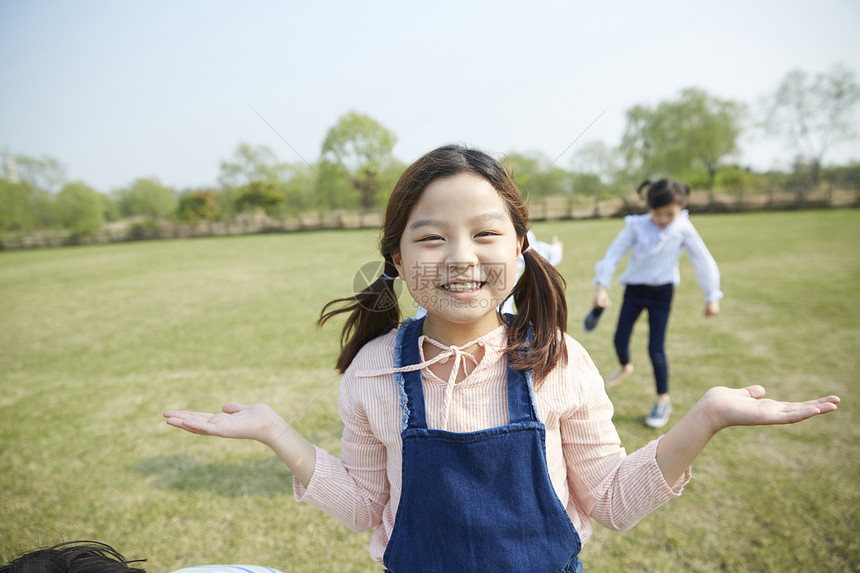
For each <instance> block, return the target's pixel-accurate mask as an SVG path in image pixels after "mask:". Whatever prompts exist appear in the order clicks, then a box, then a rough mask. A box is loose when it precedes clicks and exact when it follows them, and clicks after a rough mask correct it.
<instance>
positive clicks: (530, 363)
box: [506, 249, 567, 389]
mask: <svg viewBox="0 0 860 573" xmlns="http://www.w3.org/2000/svg"><path fill="white" fill-rule="evenodd" d="M523 260H524V261H525V269H524V270H523V274H522V276H521V277H520V278H519V280H518V281H517V284H516V286H515V287H514V291H513V297H514V303H515V304H516V306H517V314H516V315H515V316H514V318H513V320H512V321H511V324H510V328H508V347H507V350H506V352H507V354H508V356H509V357H510V359H511V362H512V365H513V367H514V368H516V369H518V370H531V371H532V372H533V373H534V380H535V389H537V388H540V385H541V383H542V382H543V378H544V377H545V376H546V375H547V374H549V372H550V371H551V370H552V369H553V368H555V367H556V365H557V364H559V363H561V364H564V363H565V362H566V361H567V344H566V343H565V338H564V334H563V333H564V332H566V331H567V300H566V298H565V294H564V291H565V288H566V286H567V285H566V283H565V280H564V277H562V276H561V273H559V272H558V270H556V268H555V267H554V266H552V264H550V262H549V261H547V260H546V259H545V258H543V257H542V256H541V255H540V254H538V253H537V252H535V251H533V250H530V249H529V250H526V251H525V252H524V253H523ZM530 328H531V330H532V340H531V342H526V340H527V335H528V331H529V329H530ZM523 349H527V352H522V350H523Z"/></svg>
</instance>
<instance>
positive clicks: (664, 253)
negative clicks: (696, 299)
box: [594, 209, 723, 302]
mask: <svg viewBox="0 0 860 573" xmlns="http://www.w3.org/2000/svg"><path fill="white" fill-rule="evenodd" d="M624 223H625V226H624V228H623V229H622V230H621V232H620V233H618V236H617V237H615V240H614V241H612V244H611V245H609V248H608V249H607V250H606V255H604V257H603V258H602V259H601V260H599V261H597V263H596V264H595V265H594V273H595V278H594V283H595V284H600V285H603V286H604V287H606V288H607V289H608V288H609V286H610V284H611V283H612V275H614V274H615V269H616V267H617V266H618V263H619V262H620V261H621V259H623V258H624V257H625V256H627V253H630V261H629V262H628V263H627V268H626V269H625V270H624V272H623V273H622V275H621V278H619V279H618V283H619V284H622V285H651V286H658V285H665V284H669V283H672V284H674V285H677V284H679V283H680V282H681V273H680V271H679V270H678V261H679V260H680V259H681V255H682V254H683V252H684V250H686V251H687V255H688V256H689V257H690V261H691V262H692V263H693V269H695V271H696V278H697V279H698V280H699V286H700V287H702V291H704V293H705V302H712V301H715V300H720V299H721V298H723V292H722V291H721V290H720V270H719V268H718V267H717V262H716V261H715V260H714V257H713V256H711V253H710V251H708V247H706V246H705V242H704V241H702V237H700V236H699V233H698V232H697V231H696V228H695V227H693V223H691V222H690V214H689V212H688V211H687V210H686V209H685V210H683V211H681V212H680V213H679V214H678V216H677V217H676V218H675V220H674V221H672V222H671V223H670V224H669V225H667V226H666V228H665V229H661V228H660V227H658V226H657V225H655V224H654V222H653V221H651V216H650V215H649V214H647V213H646V214H644V215H629V216H627V217H625V218H624Z"/></svg>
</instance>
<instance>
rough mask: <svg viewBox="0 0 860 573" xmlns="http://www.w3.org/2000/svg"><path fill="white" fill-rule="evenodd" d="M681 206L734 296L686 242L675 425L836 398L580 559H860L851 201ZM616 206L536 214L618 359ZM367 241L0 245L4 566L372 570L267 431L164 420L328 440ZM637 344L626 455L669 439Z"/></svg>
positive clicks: (624, 395)
mask: <svg viewBox="0 0 860 573" xmlns="http://www.w3.org/2000/svg"><path fill="white" fill-rule="evenodd" d="M693 221H694V223H695V225H696V226H697V228H698V229H699V232H700V233H701V234H702V236H703V238H704V239H705V242H706V243H707V244H708V246H709V247H710V249H711V251H712V253H713V254H714V256H715V258H716V259H717V261H718V263H719V264H720V269H721V272H722V274H723V290H724V291H725V293H726V298H725V299H724V300H723V302H722V312H721V314H720V315H719V316H718V317H716V318H713V319H707V320H706V319H705V318H704V300H703V296H702V293H701V291H700V290H699V288H698V286H697V283H696V280H695V275H694V273H693V270H692V266H691V265H690V263H689V260H688V259H686V258H684V259H683V261H682V268H681V274H682V285H681V286H680V288H679V289H678V290H677V291H676V297H675V303H674V309H673V313H672V318H671V321H670V327H669V335H668V341H667V349H668V352H669V358H670V366H671V382H672V395H673V400H674V404H675V412H674V414H673V420H677V419H679V418H680V417H681V415H683V413H684V412H685V411H687V410H688V409H689V408H690V407H691V406H692V405H693V404H694V403H695V401H696V400H697V399H698V398H699V397H700V396H701V395H702V394H703V393H704V391H705V390H706V389H707V388H709V387H710V386H713V385H727V386H744V385H748V384H751V383H761V384H762V385H764V386H765V387H766V388H767V389H768V391H769V394H770V395H771V396H773V397H776V398H779V399H786V400H802V399H807V398H811V397H815V396H819V395H826V394H831V393H832V394H838V395H840V396H841V397H842V399H843V403H842V405H841V406H840V410H839V411H838V412H837V413H835V414H830V415H828V416H824V417H820V418H816V419H814V420H811V421H808V422H806V423H805V424H802V425H798V426H787V427H772V428H732V429H729V430H727V431H725V432H723V433H721V434H720V435H718V436H717V437H716V438H715V439H714V440H713V442H712V443H711V444H710V445H709V446H708V448H707V449H706V450H705V452H704V453H703V454H702V455H701V456H700V458H699V459H698V460H697V462H696V463H695V465H694V467H693V470H694V479H693V481H692V482H691V483H690V484H689V485H688V486H687V488H686V490H685V493H684V495H682V496H681V497H680V498H678V499H677V500H674V501H673V502H671V503H669V504H668V505H667V506H665V507H663V508H661V509H660V510H658V511H657V512H656V513H654V514H653V515H651V516H649V517H647V518H646V519H645V520H643V521H642V522H641V523H640V524H639V525H638V526H637V527H636V528H634V529H633V530H631V531H630V532H627V533H623V534H619V533H616V532H611V531H607V530H605V529H602V528H601V527H599V526H598V527H597V528H596V532H595V535H594V537H593V538H592V540H591V541H590V542H589V543H588V544H587V545H586V547H585V549H584V552H583V554H582V558H583V561H584V563H585V566H586V570H587V571H589V572H603V571H606V572H609V571H613V572H614V571H659V572H682V571H683V572H686V571H704V572H707V571H750V572H781V571H788V570H806V571H825V570H826V571H857V570H858V569H860V536H858V535H857V530H858V529H860V485H858V484H860V481H858V474H860V423H858V422H860V420H858V414H857V403H858V402H860V390H858V383H857V374H856V373H857V372H858V370H860V364H858V354H860V288H858V287H860V211H857V210H834V211H804V212H785V213H747V214H738V215H710V216H705V215H698V216H694V217H693ZM622 225H623V223H622V222H621V221H620V220H606V221H563V222H554V223H549V222H547V223H540V224H536V225H535V227H534V228H535V231H536V233H537V235H538V237H539V238H542V239H549V238H550V237H551V236H552V235H553V234H557V235H558V236H559V238H560V239H561V240H562V241H563V242H564V245H565V256H564V260H563V261H562V263H561V264H560V265H559V269H560V270H561V271H562V273H563V274H564V276H565V277H566V278H567V281H568V285H567V287H568V304H569V309H570V328H569V330H570V332H571V333H572V334H573V336H574V337H576V338H578V339H579V340H580V341H582V342H583V344H584V345H585V347H586V348H587V349H588V350H589V352H590V353H591V355H592V357H593V358H594V360H595V362H596V363H597V365H598V367H599V368H600V369H601V370H602V371H604V372H608V371H609V370H611V369H613V368H614V367H615V358H614V353H613V350H612V334H613V332H614V322H615V320H616V318H617V312H618V309H619V307H620V299H621V290H620V289H619V288H618V287H613V289H612V291H611V292H610V294H611V296H612V298H613V300H614V304H613V306H611V307H610V308H609V310H607V312H606V313H605V314H604V317H603V319H602V322H601V324H600V325H599V327H598V328H597V330H596V331H594V332H592V333H589V334H584V333H583V332H582V330H581V326H580V324H581V320H582V318H583V317H584V315H585V313H586V312H587V310H588V308H589V306H590V302H591V295H592V285H591V278H592V272H593V271H592V269H593V264H594V262H595V261H596V260H598V259H599V258H600V257H601V256H602V254H603V252H604V251H605V249H606V247H607V246H608V244H609V242H610V241H611V240H612V239H613V238H614V236H615V234H616V233H617V232H618V231H619V230H620V229H621V226H622ZM376 239H377V234H376V233H375V232H368V231H333V232H317V233H295V234H284V235H257V236H248V237H233V238H212V239H193V240H186V241H155V242H141V243H130V244H120V245H107V246H92V247H79V248H67V249H50V250H41V251H17V252H3V253H0V390H2V392H0V420H2V421H0V562H5V561H7V560H9V559H11V558H12V557H14V556H16V555H17V554H19V553H20V552H23V551H25V550H27V549H30V548H33V547H35V546H42V545H50V544H54V543H57V542H60V541H63V540H72V539H96V540H100V541H105V542H107V543H110V544H112V545H114V546H115V547H117V548H118V549H119V550H120V551H122V552H123V553H125V554H126V556H127V557H131V558H147V559H148V563H147V569H148V570H149V571H152V572H160V571H169V570H172V569H176V568H179V567H182V566H187V565H192V564H210V563H225V562H227V563H256V564H260V565H268V566H272V567H276V568H278V569H281V570H282V571H285V572H287V571H308V570H314V571H332V572H334V571H337V572H349V571H357V572H358V571H378V570H379V569H378V568H377V567H375V566H374V565H373V563H372V562H371V561H370V559H369V557H368V556H367V550H366V546H367V541H368V539H369V534H366V533H365V534H355V533H352V532H351V531H349V530H348V529H347V528H346V527H344V526H342V525H340V524H339V523H338V522H336V521H335V520H334V519H333V518H330V517H328V516H327V515H325V514H323V513H321V512H319V511H318V510H315V509H313V508H311V507H308V506H305V505H304V504H297V503H295V502H294V501H293V498H292V491H291V476H290V474H289V472H288V471H287V470H286V469H285V468H284V467H283V465H282V464H281V463H280V461H279V460H278V459H277V458H276V457H274V456H273V454H271V453H270V451H269V450H267V449H266V448H265V447H263V446H261V445H259V444H256V443H250V442H240V441H227V440H217V439H212V438H204V437H198V436H192V435H189V434H186V433H184V432H181V431H179V430H176V429H173V428H169V427H168V426H166V425H165V424H164V423H163V421H162V418H161V413H162V411H163V410H165V409H168V408H190V409H207V410H214V409H217V408H219V407H220V405H221V404H222V403H223V402H225V401H228V400H232V401H238V402H245V403H254V402H262V401H265V402H267V403H269V404H271V405H272V406H273V407H274V408H275V409H276V410H278V411H279V412H280V413H281V414H282V415H283V416H284V417H285V418H286V419H287V421H288V422H290V423H292V424H293V425H294V426H296V428H297V429H298V430H299V431H300V432H302V433H304V434H305V435H306V436H307V437H308V438H309V439H310V440H311V441H313V442H315V443H316V444H318V445H319V446H320V447H322V448H324V449H326V450H328V451H330V452H332V453H334V454H338V453H339V452H340V432H341V423H340V419H339V417H338V414H337V409H336V404H335V400H336V396H337V385H338V380H339V377H338V375H337V374H336V373H335V372H334V370H333V368H332V365H333V362H334V358H335V355H336V353H337V338H338V335H339V331H338V325H330V326H327V327H326V328H325V329H323V330H318V329H316V327H315V326H314V322H315V320H316V317H317V315H318V313H319V310H320V308H321V307H322V306H323V304H325V303H326V302H327V301H329V300H331V299H333V298H336V297H339V296H346V295H348V294H350V292H351V289H352V280H353V276H354V274H355V272H356V271H357V270H358V269H359V267H360V266H361V265H362V264H363V263H365V262H368V261H373V260H376V258H377V257H376V255H375V253H376V251H375V244H376ZM403 299H404V301H403V302H404V305H406V304H407V303H406V299H408V295H406V294H404V295H403ZM646 347H647V322H645V321H644V320H640V322H639V323H638V324H637V327H636V331H635V332H634V338H633V348H632V350H633V360H634V363H635V364H636V367H637V371H636V373H635V374H634V375H633V376H632V377H630V378H628V379H627V380H625V382H624V383H623V384H622V385H621V386H619V387H617V388H613V389H612V390H611V391H610V396H611V398H612V399H613V402H614V403H615V409H616V411H615V423H616V425H617V427H618V430H619V432H620V434H621V437H622V440H623V441H624V444H625V446H626V447H627V450H628V451H633V450H635V449H636V448H638V447H640V446H642V445H644V444H645V443H647V442H648V441H650V440H652V439H654V438H655V437H657V436H659V432H656V431H654V430H651V429H649V428H646V427H645V426H644V425H643V423H642V422H643V420H644V417H645V415H646V414H647V411H648V409H649V408H650V405H651V402H652V399H653V396H652V394H653V391H654V390H653V381H652V376H651V371H650V365H649V363H648V360H647V351H646Z"/></svg>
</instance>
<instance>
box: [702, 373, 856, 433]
mask: <svg viewBox="0 0 860 573" xmlns="http://www.w3.org/2000/svg"><path fill="white" fill-rule="evenodd" d="M764 395H765V389H764V388H763V387H762V386H759V385H757V384H756V385H753V386H748V387H746V388H739V389H733V388H724V387H716V388H711V389H710V390H708V392H707V393H706V394H705V397H704V401H705V403H706V404H707V406H708V411H709V412H710V413H711V415H712V417H713V422H714V424H715V428H716V429H717V430H719V429H722V428H727V427H729V426H765V425H772V424H794V423H796V422H802V421H803V420H806V419H808V418H811V417H813V416H817V415H819V414H826V413H828V412H833V411H835V410H836V405H837V404H838V403H839V397H837V396H826V397H824V398H817V399H815V400H807V401H806V402H778V401H776V400H771V399H769V398H764Z"/></svg>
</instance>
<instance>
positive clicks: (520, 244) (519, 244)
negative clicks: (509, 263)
mask: <svg viewBox="0 0 860 573" xmlns="http://www.w3.org/2000/svg"><path fill="white" fill-rule="evenodd" d="M525 240H526V238H525V237H517V258H520V255H522V254H523V242H524V241H525Z"/></svg>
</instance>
